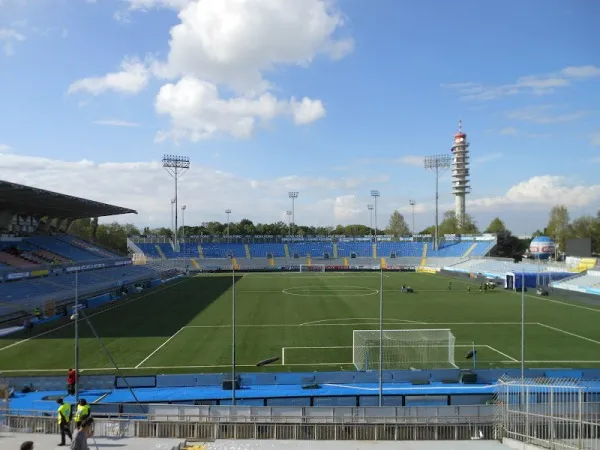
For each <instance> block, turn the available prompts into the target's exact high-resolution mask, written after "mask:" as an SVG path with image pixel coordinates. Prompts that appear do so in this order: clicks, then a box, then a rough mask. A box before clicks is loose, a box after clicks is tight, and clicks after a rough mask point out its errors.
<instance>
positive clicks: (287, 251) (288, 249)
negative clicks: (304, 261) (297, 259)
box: [283, 244, 290, 259]
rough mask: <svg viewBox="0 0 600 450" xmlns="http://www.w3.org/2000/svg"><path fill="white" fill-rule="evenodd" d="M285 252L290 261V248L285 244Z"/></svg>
mask: <svg viewBox="0 0 600 450" xmlns="http://www.w3.org/2000/svg"><path fill="white" fill-rule="evenodd" d="M283 251H284V252H285V257H286V258H288V259H289V257H290V248H289V247H288V245H287V244H283Z"/></svg>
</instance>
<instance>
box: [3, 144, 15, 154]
mask: <svg viewBox="0 0 600 450" xmlns="http://www.w3.org/2000/svg"><path fill="white" fill-rule="evenodd" d="M10 151H12V148H11V147H10V145H6V144H0V153H8V152H10Z"/></svg>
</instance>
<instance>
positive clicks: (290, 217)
mask: <svg viewBox="0 0 600 450" xmlns="http://www.w3.org/2000/svg"><path fill="white" fill-rule="evenodd" d="M285 214H286V215H287V217H288V230H289V233H290V237H291V236H292V211H290V210H287V211H286V212H285Z"/></svg>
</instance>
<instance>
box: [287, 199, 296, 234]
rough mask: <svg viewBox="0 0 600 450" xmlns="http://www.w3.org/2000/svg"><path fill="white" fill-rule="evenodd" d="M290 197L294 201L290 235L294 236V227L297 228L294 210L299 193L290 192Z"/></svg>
mask: <svg viewBox="0 0 600 450" xmlns="http://www.w3.org/2000/svg"><path fill="white" fill-rule="evenodd" d="M288 196H289V197H290V198H291V199H292V226H291V228H290V234H291V235H292V236H294V227H295V226H296V210H295V209H294V201H295V200H296V199H297V198H298V192H288Z"/></svg>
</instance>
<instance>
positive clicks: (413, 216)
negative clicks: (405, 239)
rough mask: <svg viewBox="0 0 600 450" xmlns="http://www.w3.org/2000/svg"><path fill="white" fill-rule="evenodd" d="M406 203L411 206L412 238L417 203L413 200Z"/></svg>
mask: <svg viewBox="0 0 600 450" xmlns="http://www.w3.org/2000/svg"><path fill="white" fill-rule="evenodd" d="M408 203H409V204H410V206H412V235H413V237H414V235H415V205H416V204H417V202H415V201H414V200H409V201H408Z"/></svg>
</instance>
